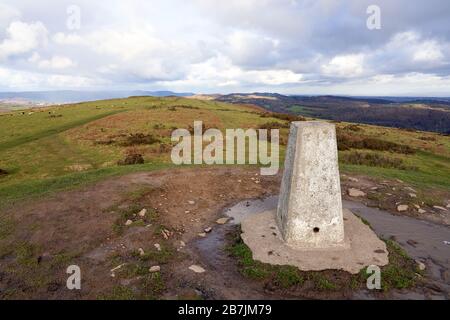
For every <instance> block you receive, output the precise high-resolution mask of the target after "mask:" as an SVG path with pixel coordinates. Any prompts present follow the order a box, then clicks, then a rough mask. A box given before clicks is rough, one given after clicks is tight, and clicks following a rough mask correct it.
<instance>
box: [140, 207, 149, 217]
mask: <svg viewBox="0 0 450 320" xmlns="http://www.w3.org/2000/svg"><path fill="white" fill-rule="evenodd" d="M146 214H147V209H145V208H144V209H142V210H141V211H139V213H138V215H139V216H140V217H145V215H146Z"/></svg>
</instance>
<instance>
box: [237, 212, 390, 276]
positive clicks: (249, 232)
mask: <svg viewBox="0 0 450 320" xmlns="http://www.w3.org/2000/svg"><path fill="white" fill-rule="evenodd" d="M275 216H276V211H275V210H270V211H265V212H262V213H258V214H253V215H249V216H248V217H246V218H245V219H244V220H242V221H241V228H242V234H241V237H242V239H243V241H244V242H245V244H246V245H247V246H249V248H250V249H251V250H252V252H253V259H255V260H258V261H261V262H264V263H270V264H274V265H292V266H295V267H298V268H299V269H300V270H303V271H320V270H327V269H337V270H344V271H347V272H350V273H353V274H356V273H358V272H359V271H360V270H361V269H363V268H364V267H366V266H369V265H378V266H384V265H387V264H388V262H389V259H388V252H387V249H386V245H385V243H384V242H383V241H381V240H380V239H378V237H377V236H376V234H375V233H374V232H373V231H372V230H371V229H370V228H369V227H368V226H367V225H365V224H364V223H363V222H362V221H361V220H360V219H359V218H358V217H356V216H355V215H353V214H352V213H351V212H350V211H349V210H347V209H344V218H343V220H344V224H345V230H346V232H345V239H344V241H343V243H344V245H343V246H341V247H334V248H293V247H291V246H289V245H288V244H287V243H286V242H285V241H283V239H282V237H281V233H280V231H279V229H278V227H277V223H276V219H275Z"/></svg>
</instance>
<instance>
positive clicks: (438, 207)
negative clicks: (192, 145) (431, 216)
mask: <svg viewBox="0 0 450 320" xmlns="http://www.w3.org/2000/svg"><path fill="white" fill-rule="evenodd" d="M433 208H435V209H438V210H441V211H447V209H445V208H444V207H441V206H433Z"/></svg>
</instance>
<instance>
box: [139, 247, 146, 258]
mask: <svg viewBox="0 0 450 320" xmlns="http://www.w3.org/2000/svg"><path fill="white" fill-rule="evenodd" d="M138 251H139V255H140V256H143V255H145V252H144V249H142V248H139V249H138Z"/></svg>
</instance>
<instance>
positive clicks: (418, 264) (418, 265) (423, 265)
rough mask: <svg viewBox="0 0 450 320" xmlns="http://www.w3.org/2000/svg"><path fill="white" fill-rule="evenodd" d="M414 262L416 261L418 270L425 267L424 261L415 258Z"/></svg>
mask: <svg viewBox="0 0 450 320" xmlns="http://www.w3.org/2000/svg"><path fill="white" fill-rule="evenodd" d="M416 263H417V267H418V268H419V270H420V271H423V270H425V269H426V268H427V266H426V265H425V263H423V262H422V261H419V260H416Z"/></svg>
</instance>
